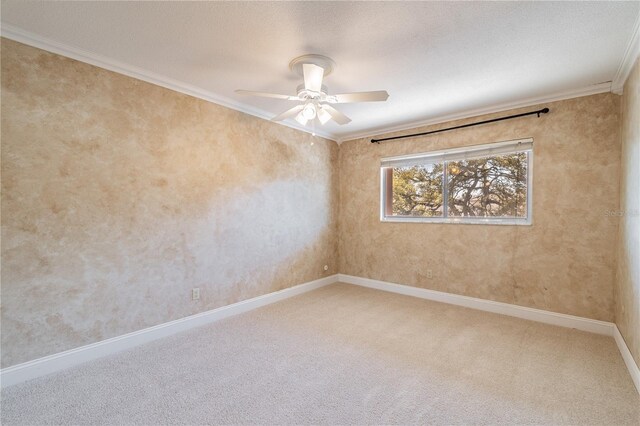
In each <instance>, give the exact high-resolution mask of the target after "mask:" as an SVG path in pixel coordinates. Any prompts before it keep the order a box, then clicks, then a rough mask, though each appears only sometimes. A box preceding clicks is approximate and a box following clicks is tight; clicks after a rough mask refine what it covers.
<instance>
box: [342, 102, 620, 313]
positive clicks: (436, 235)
mask: <svg viewBox="0 0 640 426" xmlns="http://www.w3.org/2000/svg"><path fill="white" fill-rule="evenodd" d="M544 106H548V107H549V108H550V109H551V112H550V113H549V114H547V115H545V116H543V117H542V118H536V117H527V118H522V119H517V120H510V121H504V122H500V123H494V124H490V125H485V126H479V127H473V128H469V129H464V130H458V131H455V132H449V133H441V134H437V135H433V136H429V137H422V138H418V139H405V140H397V141H390V142H383V143H381V144H380V145H376V144H371V143H370V141H369V139H357V140H352V141H348V142H345V143H343V144H342V145H341V146H340V229H341V231H340V234H339V235H340V252H341V253H342V255H341V257H340V272H341V273H344V274H350V275H357V276H362V277H367V278H373V279H379V280H384V281H391V282H396V283H400V284H407V285H411V286H416V287H423V288H429V289H433V290H439V291H446V292H450V293H456V294H462V295H466V296H473V297H480V298H483V299H491V300H496V301H501V302H507V303H513V304H516V305H522V306H529V307H533V308H540V309H546V310H550V311H554V312H561V313H566V314H572V315H579V316H583V317H588V318H595V319H599V320H605V321H611V320H613V280H614V269H615V240H616V232H617V226H618V218H617V217H615V215H613V216H607V214H606V213H607V211H608V210H610V211H615V210H617V209H618V198H619V197H618V193H619V190H618V179H619V170H620V140H619V121H618V120H619V117H618V110H619V97H618V96H617V95H613V94H601V95H594V96H588V97H583V98H577V99H571V100H567V101H561V102H555V103H549V104H545V105H544ZM537 108H538V107H535V106H534V107H530V108H524V109H521V110H514V111H508V112H504V113H501V114H495V115H491V116H485V117H477V118H474V119H472V120H461V121H457V122H451V123H442V124H441V125H438V126H433V127H431V128H422V129H415V130H416V131H424V130H427V129H435V128H442V127H449V126H451V125H457V124H462V123H465V122H471V121H480V120H482V119H486V118H490V117H496V116H501V115H506V114H511V113H518V112H525V111H531V110H535V109H537ZM403 133H405V132H403ZM406 133H411V131H409V132H406ZM525 137H533V139H534V155H533V225H532V226H498V225H454V224H435V223H409V224H407V223H381V222H380V220H379V211H380V208H379V203H380V178H379V175H380V170H379V166H380V159H381V158H382V157H387V156H393V155H402V154H410V153H417V152H424V151H429V150H437V149H443V148H450V147H461V146H465V145H473V144H481V143H489V142H498V141H505V140H510V139H518V138H525ZM429 269H431V270H432V271H433V278H431V279H429V278H427V270H429Z"/></svg>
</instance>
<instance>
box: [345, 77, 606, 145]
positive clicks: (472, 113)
mask: <svg viewBox="0 0 640 426" xmlns="http://www.w3.org/2000/svg"><path fill="white" fill-rule="evenodd" d="M607 92H611V82H610V81H609V82H605V83H599V84H593V85H591V86H586V87H581V88H579V89H574V90H567V91H562V92H557V93H555V94H552V95H548V96H539V97H533V98H527V99H524V100H519V101H515V102H506V103H502V104H497V105H491V106H487V107H482V108H476V109H472V110H467V111H463V112H459V113H455V114H447V115H440V116H437V117H433V118H429V119H426V120H417V121H411V122H408V123H403V124H400V125H396V126H388V127H382V128H378V129H372V130H365V131H363V132H358V133H349V134H346V135H343V136H340V137H338V139H337V140H336V142H338V144H341V143H343V142H346V141H349V140H354V139H360V138H368V137H374V136H381V135H385V134H387V133H392V132H401V131H405V130H412V129H416V128H418V127H424V126H431V125H434V124H440V123H446V122H448V121H454V120H462V119H465V118H471V117H478V116H481V115H486V114H494V113H496V112H502V111H508V110H512V109H517V108H524V107H528V106H533V105H539V104H543V103H547V102H556V101H562V100H566V99H572V98H579V97H582V96H589V95H596V94H598V93H607Z"/></svg>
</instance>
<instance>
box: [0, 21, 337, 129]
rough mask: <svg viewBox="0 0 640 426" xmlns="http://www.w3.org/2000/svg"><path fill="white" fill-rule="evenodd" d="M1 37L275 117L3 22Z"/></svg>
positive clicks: (294, 127) (220, 103)
mask: <svg viewBox="0 0 640 426" xmlns="http://www.w3.org/2000/svg"><path fill="white" fill-rule="evenodd" d="M0 35H2V37H5V38H8V39H10V40H13V41H17V42H19V43H23V44H26V45H29V46H32V47H36V48H38V49H42V50H46V51H48V52H52V53H55V54H57V55H61V56H65V57H67V58H71V59H75V60H76V61H80V62H84V63H87V64H90V65H94V66H96V67H99V68H104V69H106V70H109V71H113V72H116V73H118V74H123V75H126V76H128V77H132V78H135V79H137V80H142V81H145V82H147V83H151V84H155V85H156V86H161V87H164V88H166V89H169V90H173V91H175V92H179V93H183V94H185V95H189V96H193V97H195V98H199V99H202V100H205V101H208V102H212V103H215V104H218V105H222V106H224V107H226V108H230V109H233V110H236V111H240V112H242V113H245V114H248V115H252V116H254V117H258V118H262V119H264V120H267V121H271V117H272V116H273V114H271V113H268V112H266V111H263V110H261V109H258V108H253V107H248V106H246V105H243V104H241V103H239V102H237V101H234V100H233V99H230V98H227V97H225V96H220V95H218V94H216V93H213V92H210V91H207V90H203V89H201V88H199V87H196V86H193V85H191V84H188V83H185V82H183V81H179V80H175V79H172V78H169V77H165V76H162V75H160V74H156V73H154V72H151V71H148V70H145V69H142V68H138V67H135V66H133V65H129V64H126V63H124V62H120V61H116V60H114V59H111V58H108V57H105V56H102V55H98V54H96V53H93V52H90V51H88V50H84V49H81V48H78V47H74V46H70V45H67V44H64V43H59V42H57V41H54V40H51V39H49V38H46V37H42V36H39V35H37V34H33V33H31V32H28V31H24V30H22V29H20V28H17V27H14V26H12V25H8V24H5V23H2V26H1V28H0ZM273 123H276V124H280V125H283V126H286V127H290V128H292V129H296V130H300V131H302V132H305V133H309V134H312V133H314V132H312V131H311V130H310V129H308V128H306V127H303V126H300V125H298V124H297V123H294V122H291V123H288V122H282V121H277V122H275V121H274V122H273ZM315 135H316V136H320V137H323V138H326V139H330V140H332V141H335V140H336V137H335V136H334V135H332V134H330V133H327V132H324V131H321V130H320V131H317V130H316V131H315Z"/></svg>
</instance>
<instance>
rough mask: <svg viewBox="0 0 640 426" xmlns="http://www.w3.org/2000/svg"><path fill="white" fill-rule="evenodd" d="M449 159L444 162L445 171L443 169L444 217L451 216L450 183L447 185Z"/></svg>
mask: <svg viewBox="0 0 640 426" xmlns="http://www.w3.org/2000/svg"><path fill="white" fill-rule="evenodd" d="M447 163H448V162H447V161H445V162H443V163H442V167H443V171H442V198H443V199H442V206H443V207H442V217H444V218H447V217H449V188H448V187H449V185H447V179H448V171H447V169H448V166H447Z"/></svg>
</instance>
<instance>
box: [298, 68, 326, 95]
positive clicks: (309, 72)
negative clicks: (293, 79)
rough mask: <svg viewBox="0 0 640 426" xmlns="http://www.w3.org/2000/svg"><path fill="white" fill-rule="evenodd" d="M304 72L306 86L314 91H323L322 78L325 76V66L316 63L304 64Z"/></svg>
mask: <svg viewBox="0 0 640 426" xmlns="http://www.w3.org/2000/svg"><path fill="white" fill-rule="evenodd" d="M302 73H303V74H304V88H305V89H307V90H312V91H314V92H320V91H322V78H323V77H324V68H322V67H319V66H317V65H314V64H303V65H302Z"/></svg>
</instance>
